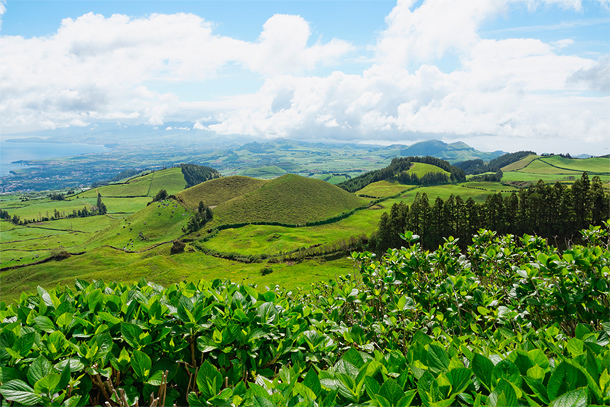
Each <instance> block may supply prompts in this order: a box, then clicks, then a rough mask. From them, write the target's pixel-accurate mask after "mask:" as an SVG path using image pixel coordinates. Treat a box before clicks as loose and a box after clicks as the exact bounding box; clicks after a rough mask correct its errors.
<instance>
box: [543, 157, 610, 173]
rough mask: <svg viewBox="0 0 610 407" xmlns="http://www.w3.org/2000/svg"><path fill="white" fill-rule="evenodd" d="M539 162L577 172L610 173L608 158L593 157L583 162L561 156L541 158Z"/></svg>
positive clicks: (609, 159) (609, 160)
mask: <svg viewBox="0 0 610 407" xmlns="http://www.w3.org/2000/svg"><path fill="white" fill-rule="evenodd" d="M540 161H543V162H545V163H547V164H550V165H552V166H555V167H558V168H564V169H569V170H574V171H578V172H583V171H588V172H589V173H591V174H593V173H603V174H608V173H610V158H606V157H594V158H587V159H585V160H579V159H569V158H564V157H561V156H558V155H556V156H552V157H542V158H540Z"/></svg>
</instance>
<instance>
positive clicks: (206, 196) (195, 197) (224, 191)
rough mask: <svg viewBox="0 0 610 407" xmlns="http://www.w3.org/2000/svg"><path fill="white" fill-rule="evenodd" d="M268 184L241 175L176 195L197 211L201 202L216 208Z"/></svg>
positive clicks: (204, 184) (219, 179) (210, 182)
mask: <svg viewBox="0 0 610 407" xmlns="http://www.w3.org/2000/svg"><path fill="white" fill-rule="evenodd" d="M266 182H267V181H264V180H260V179H255V178H250V177H242V176H239V175H236V176H233V177H223V178H216V179H212V180H209V181H206V182H204V183H201V184H199V185H195V186H194V187H191V188H188V189H185V190H184V191H182V192H180V193H178V194H176V196H177V197H178V199H180V200H182V201H183V202H184V205H185V206H186V207H187V208H190V209H196V208H197V206H198V205H199V202H200V201H201V202H203V203H204V204H206V205H207V206H216V205H219V204H221V203H223V202H226V201H228V200H230V199H233V198H236V197H238V196H241V195H244V194H247V193H248V192H252V191H254V190H257V189H259V188H260V187H262V186H263V185H265V183H266Z"/></svg>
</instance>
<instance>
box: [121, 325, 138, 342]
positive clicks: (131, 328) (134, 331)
mask: <svg viewBox="0 0 610 407" xmlns="http://www.w3.org/2000/svg"><path fill="white" fill-rule="evenodd" d="M141 334H142V328H140V327H139V326H137V325H136V324H130V323H127V322H125V323H122V324H121V335H122V336H123V339H124V340H125V342H127V343H128V344H129V346H131V347H132V348H137V347H138V346H139V345H140V335H141Z"/></svg>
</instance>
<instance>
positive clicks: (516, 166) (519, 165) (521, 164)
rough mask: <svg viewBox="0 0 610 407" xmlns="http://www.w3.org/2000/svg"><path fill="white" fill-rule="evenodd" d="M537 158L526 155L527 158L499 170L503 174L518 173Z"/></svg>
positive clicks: (533, 155) (534, 155)
mask: <svg viewBox="0 0 610 407" xmlns="http://www.w3.org/2000/svg"><path fill="white" fill-rule="evenodd" d="M538 157H539V156H538V155H536V154H532V155H528V156H527V157H524V158H522V159H520V160H519V161H517V162H514V163H512V164H509V165H506V166H504V167H502V168H501V170H502V171H503V172H508V171H519V170H520V169H522V168H525V167H527V166H528V165H529V164H530V163H531V162H532V161H534V160H535V159H537V158H538Z"/></svg>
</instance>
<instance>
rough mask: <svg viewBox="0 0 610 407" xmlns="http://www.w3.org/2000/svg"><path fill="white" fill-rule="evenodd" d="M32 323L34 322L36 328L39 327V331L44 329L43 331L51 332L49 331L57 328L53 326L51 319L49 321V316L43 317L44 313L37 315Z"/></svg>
mask: <svg viewBox="0 0 610 407" xmlns="http://www.w3.org/2000/svg"><path fill="white" fill-rule="evenodd" d="M34 323H35V324H36V326H37V327H38V329H40V330H41V331H44V332H49V333H51V332H53V331H55V330H57V327H55V324H54V323H53V321H51V320H50V319H49V317H45V316H44V315H39V316H37V317H36V318H34Z"/></svg>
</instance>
